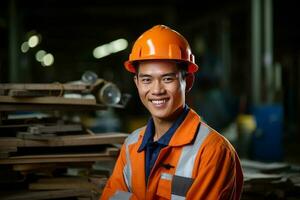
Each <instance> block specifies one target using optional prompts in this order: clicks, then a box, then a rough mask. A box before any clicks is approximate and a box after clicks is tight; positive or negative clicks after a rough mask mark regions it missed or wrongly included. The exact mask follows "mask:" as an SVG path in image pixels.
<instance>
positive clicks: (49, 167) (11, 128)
mask: <svg viewBox="0 0 300 200" xmlns="http://www.w3.org/2000/svg"><path fill="white" fill-rule="evenodd" d="M101 83H102V82H101ZM101 83H100V82H97V83H96V85H92V86H91V85H87V84H83V85H74V84H56V83H55V84H0V199H11V200H13V199H14V200H17V199H45V197H47V199H64V198H67V199H71V198H72V199H81V200H83V199H85V200H87V199H89V200H94V199H98V198H99V195H100V194H101V191H102V189H103V187H104V185H105V183H106V180H107V177H108V175H109V172H108V171H107V169H101V170H99V169H97V168H96V167H95V165H96V164H99V163H100V165H101V163H106V162H108V163H114V162H115V160H116V157H117V155H118V153H119V147H120V146H121V144H122V143H123V142H124V140H125V139H126V137H127V136H128V134H126V133H121V132H110V133H93V132H92V131H91V130H89V129H88V128H86V127H85V126H84V125H83V124H81V123H80V122H78V121H77V122H74V121H71V120H66V119H65V118H63V116H62V114H63V113H64V112H65V111H71V114H72V115H74V114H75V115H77V116H78V115H79V113H78V112H77V111H79V110H89V111H95V110H102V109H105V108H106V107H107V106H104V105H103V104H101V103H100V102H99V101H98V100H97V99H95V98H83V97H82V96H83V95H82V96H81V97H80V98H69V97H66V96H65V95H64V94H67V93H69V92H70V93H73V92H74V93H78V94H89V93H91V92H95V89H96V90H97V87H98V86H99V84H101ZM16 111H17V112H18V113H22V112H23V111H30V112H32V113H33V116H23V117H20V115H19V114H16V113H15V112H16ZM35 111H39V112H35ZM41 111H46V112H45V113H44V114H41ZM49 111H50V112H49ZM53 111H58V112H53ZM61 111H63V112H61ZM49 113H50V114H49ZM54 113H55V115H54ZM35 114H36V115H35ZM16 116H18V117H16ZM111 168H112V167H110V169H109V170H111ZM74 172H76V173H75V174H74Z"/></svg>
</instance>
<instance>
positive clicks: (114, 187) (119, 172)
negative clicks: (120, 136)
mask: <svg viewBox="0 0 300 200" xmlns="http://www.w3.org/2000/svg"><path fill="white" fill-rule="evenodd" d="M125 164H126V152H125V145H124V144H123V146H122V148H121V151H120V154H119V157H118V159H117V161H116V164H115V167H114V170H113V173H112V175H111V176H110V178H109V179H108V181H107V183H106V185H105V188H104V190H103V192H102V195H101V198H100V200H107V199H109V198H110V197H111V196H113V195H114V194H115V193H116V191H125V192H127V191H128V189H127V186H126V183H125V180H124V178H123V168H124V166H125Z"/></svg>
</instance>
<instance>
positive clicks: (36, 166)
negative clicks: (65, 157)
mask: <svg viewBox="0 0 300 200" xmlns="http://www.w3.org/2000/svg"><path fill="white" fill-rule="evenodd" d="M93 164H94V161H90V162H80V163H28V164H15V165H13V166H12V168H13V170H14V171H33V170H41V169H57V168H69V167H82V168H91V166H92V165H93Z"/></svg>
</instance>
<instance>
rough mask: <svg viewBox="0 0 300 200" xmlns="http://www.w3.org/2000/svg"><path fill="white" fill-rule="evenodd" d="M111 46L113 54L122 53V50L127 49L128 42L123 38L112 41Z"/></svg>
mask: <svg viewBox="0 0 300 200" xmlns="http://www.w3.org/2000/svg"><path fill="white" fill-rule="evenodd" d="M109 44H110V50H111V52H112V53H116V52H119V51H122V50H124V49H126V48H127V46H128V42H127V40H125V39H123V38H121V39H118V40H115V41H112V42H110V43H109Z"/></svg>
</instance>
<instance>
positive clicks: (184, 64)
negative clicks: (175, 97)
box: [132, 61, 188, 79]
mask: <svg viewBox="0 0 300 200" xmlns="http://www.w3.org/2000/svg"><path fill="white" fill-rule="evenodd" d="M175 63H176V65H177V66H178V69H179V71H180V73H181V76H182V78H183V79H184V78H185V77H186V76H187V74H188V63H187V62H183V61H175ZM139 64H140V62H138V61H134V62H133V63H132V65H133V67H134V69H135V75H137V74H138V72H139Z"/></svg>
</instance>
